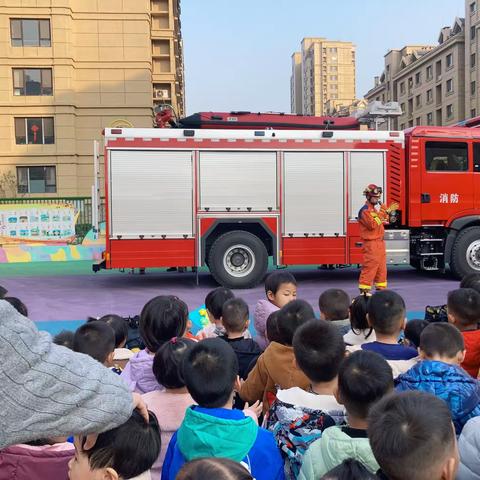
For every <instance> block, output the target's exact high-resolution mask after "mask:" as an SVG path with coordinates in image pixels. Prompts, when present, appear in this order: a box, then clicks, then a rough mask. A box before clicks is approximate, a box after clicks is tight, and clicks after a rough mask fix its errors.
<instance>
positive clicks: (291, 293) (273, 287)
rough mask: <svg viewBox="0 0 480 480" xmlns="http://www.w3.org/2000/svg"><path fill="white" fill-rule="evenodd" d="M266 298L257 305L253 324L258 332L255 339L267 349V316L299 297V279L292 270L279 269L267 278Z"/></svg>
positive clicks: (261, 346)
mask: <svg viewBox="0 0 480 480" xmlns="http://www.w3.org/2000/svg"><path fill="white" fill-rule="evenodd" d="M265 295H266V297H267V298H266V299H265V300H263V299H262V300H259V301H258V302H257V304H256V305H255V311H254V314H253V325H254V327H255V331H256V332H257V337H255V341H256V342H257V343H258V344H259V345H260V348H262V349H265V348H266V347H267V345H268V343H269V342H268V339H267V336H266V326H267V318H268V317H269V315H270V314H271V313H273V312H275V311H277V310H280V309H281V308H282V307H283V306H284V305H286V304H287V303H288V302H291V301H292V300H295V299H296V298H297V281H296V280H295V277H294V276H293V275H292V274H291V273H290V272H285V271H283V270H277V271H275V272H272V273H271V274H270V275H268V276H267V278H266V279H265Z"/></svg>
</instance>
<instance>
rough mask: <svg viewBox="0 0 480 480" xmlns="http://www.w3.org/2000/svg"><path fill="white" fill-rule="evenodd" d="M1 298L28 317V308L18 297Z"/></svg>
mask: <svg viewBox="0 0 480 480" xmlns="http://www.w3.org/2000/svg"><path fill="white" fill-rule="evenodd" d="M2 300H5V301H6V302H8V303H9V304H10V305H11V306H12V307H13V308H14V309H15V310H16V311H17V312H18V313H19V314H20V315H23V316H24V317H28V308H27V306H26V305H25V304H24V303H23V302H22V301H21V300H20V299H19V298H17V297H3V299H2Z"/></svg>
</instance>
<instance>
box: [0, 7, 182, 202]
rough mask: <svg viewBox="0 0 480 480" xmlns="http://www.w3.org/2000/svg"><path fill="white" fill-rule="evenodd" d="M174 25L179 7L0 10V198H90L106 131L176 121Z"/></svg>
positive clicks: (178, 79) (178, 54)
mask: <svg viewBox="0 0 480 480" xmlns="http://www.w3.org/2000/svg"><path fill="white" fill-rule="evenodd" d="M178 17H179V1H178V0H151V1H150V0H136V1H135V2H116V1H113V0H36V1H34V2H32V1H30V0H4V2H2V6H1V7H0V144H1V145H2V148H1V150H0V196H1V197H15V196H26V197H37V196H47V197H48V196H53V197H56V196H87V195H89V194H90V192H91V185H92V182H93V151H92V146H93V140H94V139H97V140H101V132H102V129H103V128H105V127H115V126H124V127H128V126H135V127H151V126H152V118H153V107H154V105H155V103H159V102H165V103H172V104H173V106H174V108H175V109H176V110H177V112H179V114H183V61H182V51H181V37H180V35H179V29H180V21H179V18H178ZM176 29H177V30H176ZM157 90H163V93H161V94H158V93H157ZM159 95H162V97H161V98H159Z"/></svg>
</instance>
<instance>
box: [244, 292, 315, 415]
mask: <svg viewBox="0 0 480 480" xmlns="http://www.w3.org/2000/svg"><path fill="white" fill-rule="evenodd" d="M313 318H315V314H314V312H313V308H312V307H311V305H310V304H309V303H307V302H305V301H304V300H293V301H292V302H290V303H287V304H286V305H285V306H284V307H282V309H281V310H280V312H279V313H278V318H277V326H278V334H279V342H278V343H277V342H272V343H271V344H270V345H269V346H268V347H267V349H266V350H265V352H263V353H262V354H261V355H260V357H258V360H257V364H256V365H255V367H254V368H253V370H252V371H251V372H250V374H249V375H248V377H247V380H246V381H245V383H244V384H243V385H242V388H241V390H240V397H241V398H242V399H243V400H244V401H246V402H249V403H253V402H256V401H258V400H261V401H262V402H263V411H264V413H266V412H268V410H269V408H270V406H271V404H272V403H273V401H274V400H275V396H276V394H277V387H279V388H283V389H286V388H292V387H300V388H302V389H304V390H306V389H307V388H308V386H309V384H310V382H309V380H308V378H307V377H306V376H305V374H304V373H303V372H301V371H300V370H299V369H298V368H297V367H296V366H295V365H294V361H293V360H294V354H293V348H292V342H293V336H294V334H295V332H296V331H297V329H298V328H299V327H300V326H301V325H303V324H304V323H306V322H308V320H312V319H313Z"/></svg>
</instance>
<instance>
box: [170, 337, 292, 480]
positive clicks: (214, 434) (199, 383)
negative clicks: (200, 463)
mask: <svg viewBox="0 0 480 480" xmlns="http://www.w3.org/2000/svg"><path fill="white" fill-rule="evenodd" d="M183 375H184V380H185V384H186V385H187V389H188V391H189V392H190V394H191V395H192V397H193V399H194V400H195V401H196V402H197V403H198V406H193V407H190V408H188V409H187V411H186V414H185V419H184V420H183V422H182V425H181V427H180V428H179V430H178V432H177V433H175V434H174V436H173V437H172V440H171V441H170V444H169V446H168V451H167V454H166V457H165V461H164V463H163V469H162V480H174V479H175V478H176V475H177V473H178V471H179V470H180V469H181V468H182V466H183V464H184V463H185V462H188V461H190V460H193V459H196V458H201V457H225V458H229V459H231V460H234V461H236V462H242V461H243V462H244V463H245V464H247V465H248V466H249V467H250V470H251V473H252V476H253V477H254V478H256V479H257V480H276V479H278V480H281V479H283V478H284V475H283V462H282V458H281V456H280V453H279V451H278V449H277V446H276V444H275V440H274V438H273V435H272V434H271V433H270V432H268V431H267V430H265V429H263V428H260V427H259V426H258V425H257V424H256V423H255V421H254V420H253V419H252V418H250V417H246V416H245V414H244V413H243V412H242V411H240V410H233V409H232V405H233V396H234V386H235V383H236V382H237V381H238V361H237V357H236V355H235V353H234V352H233V350H232V348H231V347H229V346H228V345H227V343H226V342H225V341H223V340H221V339H219V338H210V339H206V340H203V341H201V342H198V343H197V344H196V345H194V347H193V348H192V349H191V350H190V351H189V352H188V353H187V356H186V358H185V360H184V364H183Z"/></svg>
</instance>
